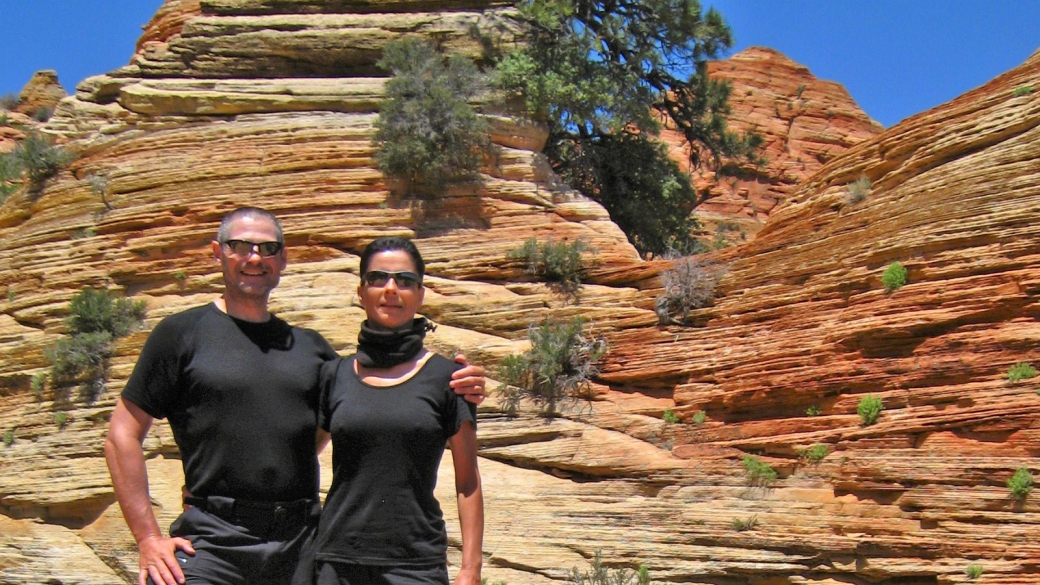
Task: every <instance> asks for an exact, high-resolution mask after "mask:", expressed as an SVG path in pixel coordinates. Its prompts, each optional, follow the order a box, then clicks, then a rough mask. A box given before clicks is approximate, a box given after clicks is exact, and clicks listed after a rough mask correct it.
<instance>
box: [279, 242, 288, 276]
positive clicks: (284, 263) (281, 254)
mask: <svg viewBox="0 0 1040 585" xmlns="http://www.w3.org/2000/svg"><path fill="white" fill-rule="evenodd" d="M278 257H279V258H281V261H282V265H281V266H280V267H279V270H285V267H286V266H288V265H289V249H288V248H286V247H285V244H282V249H281V250H279V251H278Z"/></svg>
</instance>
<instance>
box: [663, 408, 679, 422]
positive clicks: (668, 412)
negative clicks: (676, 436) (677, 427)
mask: <svg viewBox="0 0 1040 585" xmlns="http://www.w3.org/2000/svg"><path fill="white" fill-rule="evenodd" d="M661 418H662V419H664V422H666V423H668V424H675V423H677V422H679V415H677V414H675V411H674V410H672V409H671V408H668V409H665V411H664V414H663V415H661Z"/></svg>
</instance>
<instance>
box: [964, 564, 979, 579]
mask: <svg viewBox="0 0 1040 585" xmlns="http://www.w3.org/2000/svg"><path fill="white" fill-rule="evenodd" d="M982 572H983V571H982V565H968V566H967V568H965V569H964V574H965V575H967V576H968V578H969V579H971V580H973V581H974V580H975V579H978V578H979V577H981V576H982Z"/></svg>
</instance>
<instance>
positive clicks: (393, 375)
mask: <svg viewBox="0 0 1040 585" xmlns="http://www.w3.org/2000/svg"><path fill="white" fill-rule="evenodd" d="M431 357H433V353H431V352H430V351H429V350H427V349H426V348H423V349H422V350H421V351H419V353H418V354H416V356H415V357H414V358H412V359H410V360H408V361H406V362H404V363H401V364H397V365H394V366H390V367H389V368H367V367H365V366H363V365H361V364H359V363H358V361H357V360H354V372H355V373H357V375H358V377H360V378H361V381H362V382H364V383H366V384H369V385H372V386H393V385H395V384H400V383H401V382H404V381H405V380H408V379H409V378H411V377H412V376H414V375H415V374H416V373H417V372H418V371H419V370H421V369H422V367H423V366H424V365H426V362H427V361H429V360H430V358H431Z"/></svg>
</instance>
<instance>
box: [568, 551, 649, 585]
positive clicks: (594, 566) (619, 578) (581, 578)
mask: <svg viewBox="0 0 1040 585" xmlns="http://www.w3.org/2000/svg"><path fill="white" fill-rule="evenodd" d="M589 564H590V565H591V567H590V568H589V570H587V571H585V572H581V571H579V570H578V568H577V567H573V568H572V569H571V583H573V584H574V585H649V584H650V570H649V569H648V568H647V567H646V566H645V565H640V566H639V568H638V569H636V570H635V571H632V570H629V569H625V568H620V569H614V570H613V571H611V570H610V568H609V567H606V566H604V565H603V558H602V555H601V551H596V555H595V556H594V557H593V558H592V560H591V561H589Z"/></svg>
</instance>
